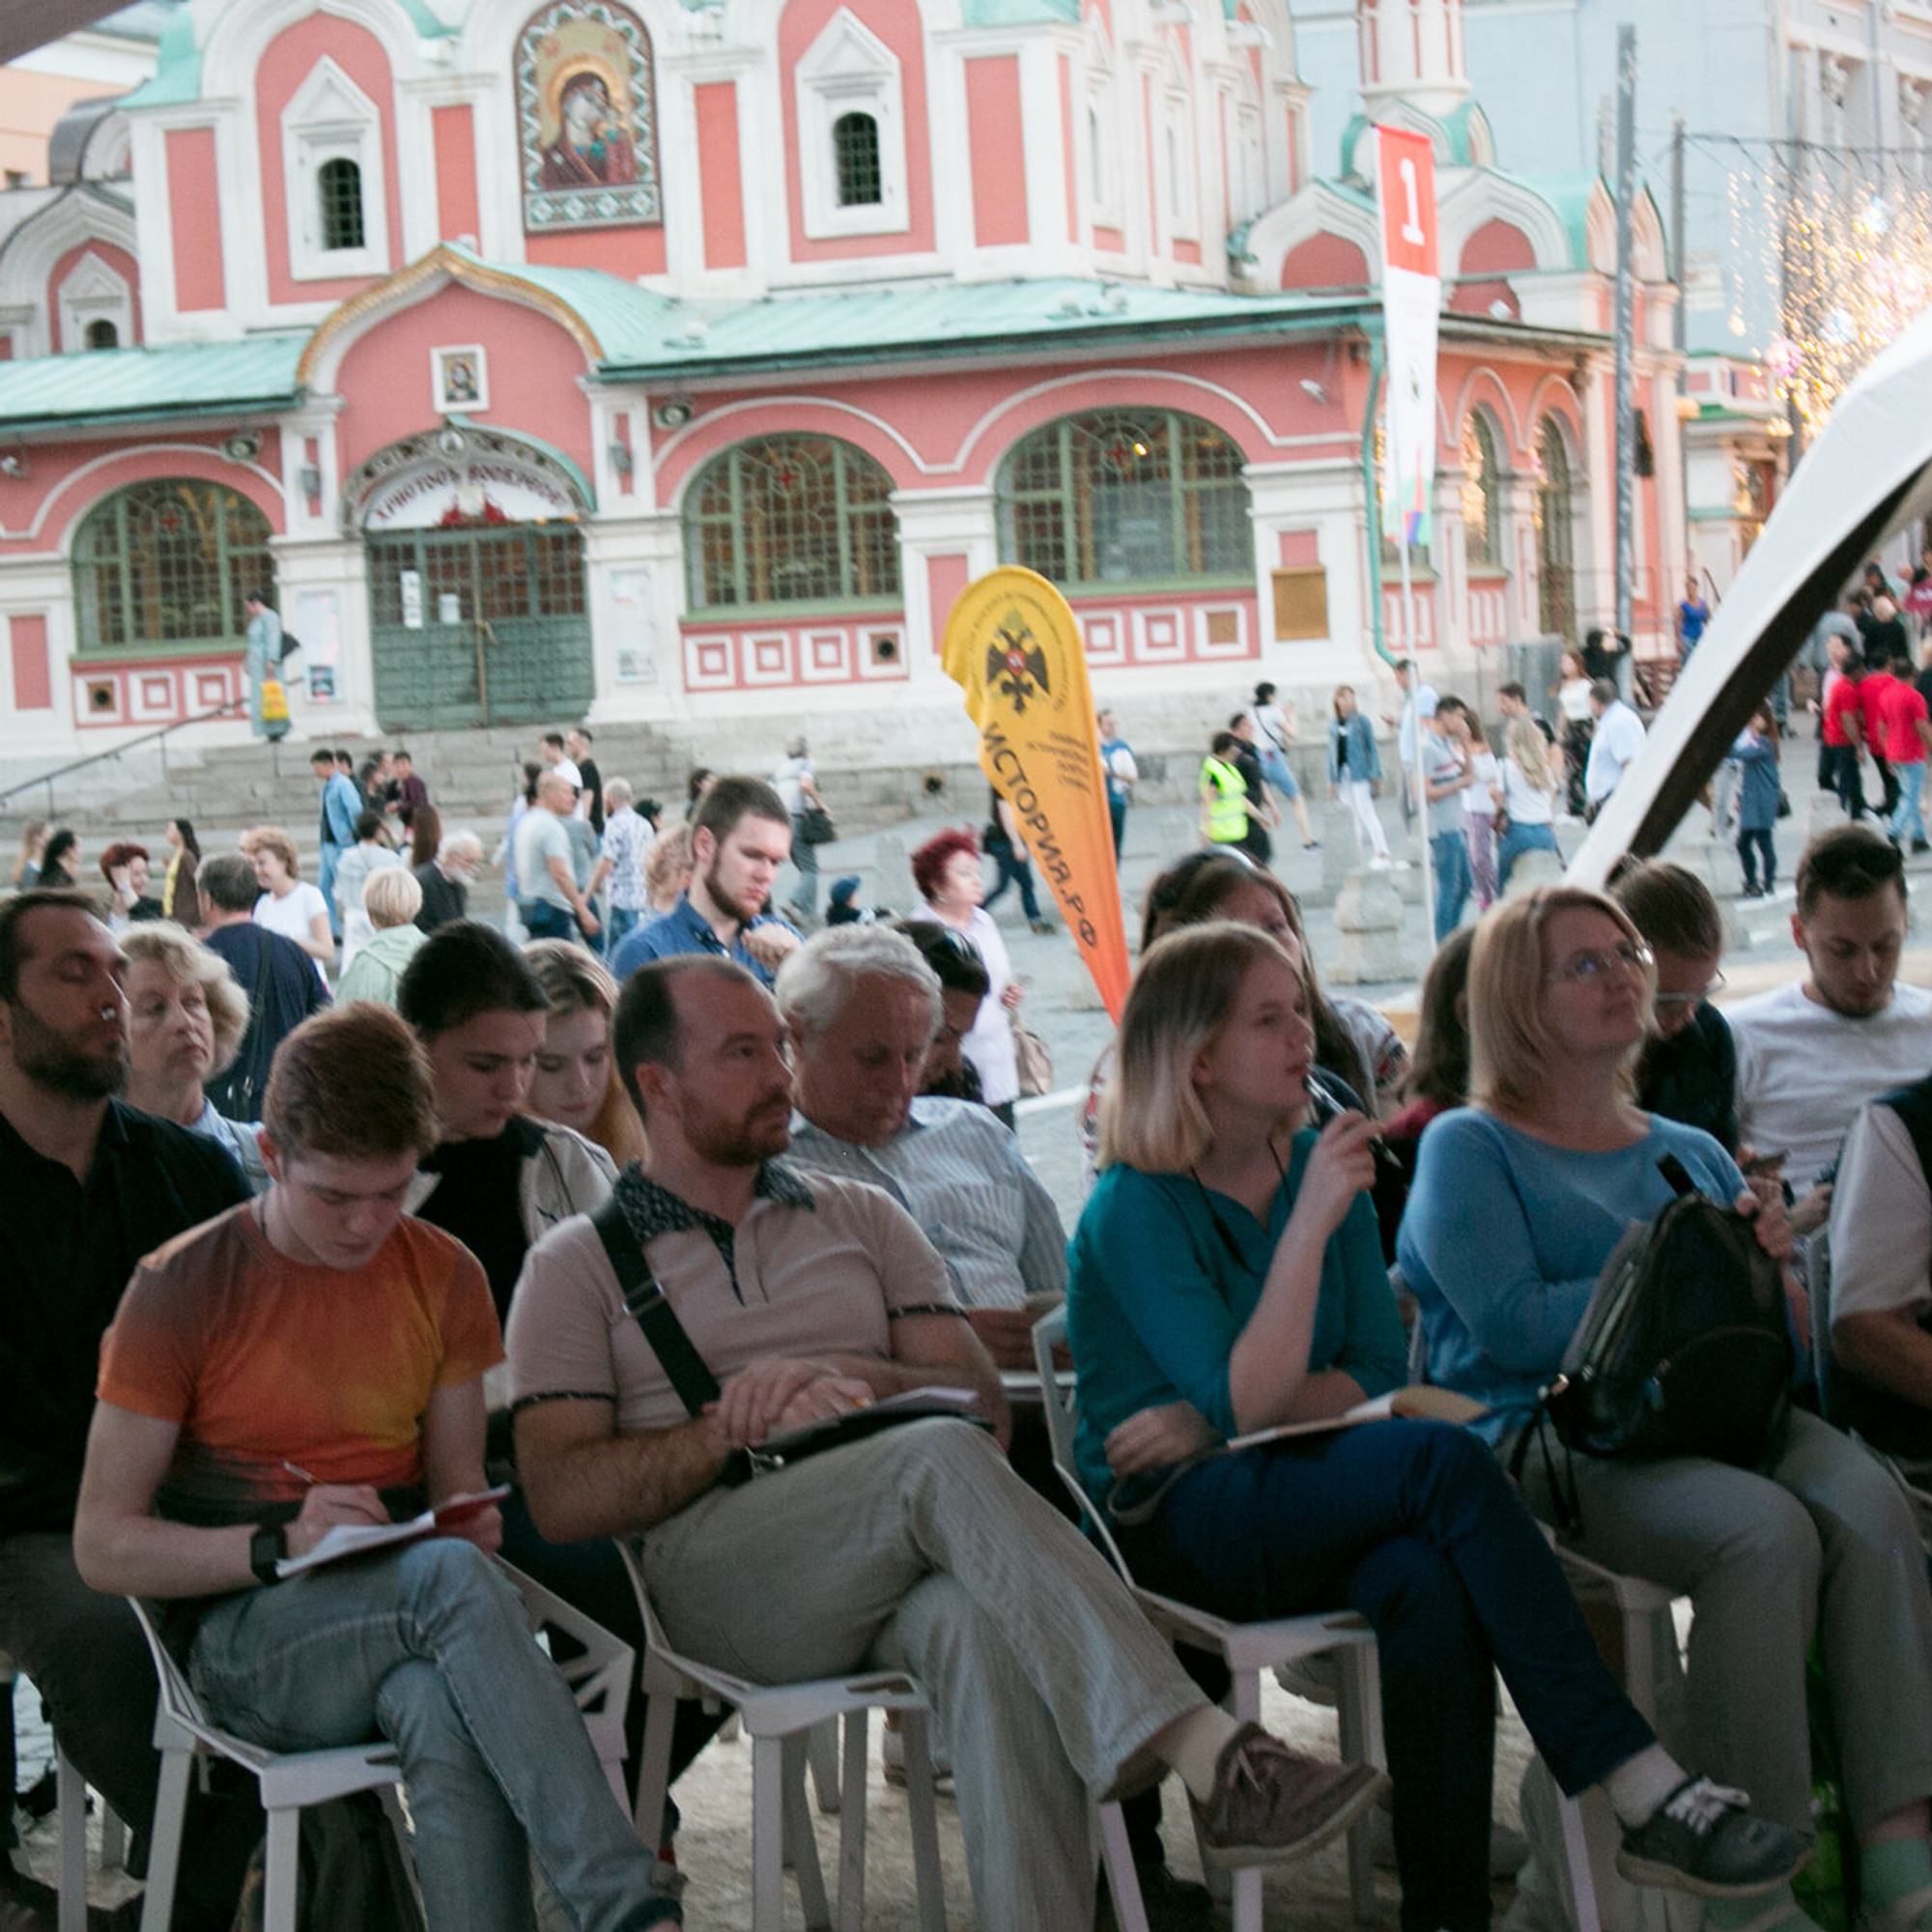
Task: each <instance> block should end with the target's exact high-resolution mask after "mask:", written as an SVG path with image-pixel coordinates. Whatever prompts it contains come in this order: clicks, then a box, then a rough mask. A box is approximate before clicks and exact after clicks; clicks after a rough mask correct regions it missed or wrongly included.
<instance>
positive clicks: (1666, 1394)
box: [1511, 1154, 1792, 1528]
mask: <svg viewBox="0 0 1932 1932" xmlns="http://www.w3.org/2000/svg"><path fill="white" fill-rule="evenodd" d="M1658 1168H1659V1170H1660V1172H1661V1173H1662V1175H1663V1178H1664V1179H1666V1180H1667V1181H1668V1182H1669V1183H1670V1185H1671V1187H1672V1188H1673V1189H1674V1190H1675V1193H1676V1198H1675V1199H1674V1200H1672V1201H1671V1202H1670V1203H1669V1204H1668V1205H1667V1206H1666V1207H1665V1208H1663V1210H1662V1212H1661V1213H1660V1214H1659V1215H1658V1216H1657V1217H1656V1218H1655V1219H1654V1220H1652V1221H1649V1222H1644V1223H1640V1224H1638V1225H1637V1226H1636V1227H1634V1228H1632V1229H1631V1230H1630V1231H1629V1232H1628V1233H1627V1234H1626V1235H1625V1236H1624V1237H1623V1239H1622V1240H1621V1241H1619V1242H1618V1243H1617V1245H1616V1247H1615V1248H1614V1249H1613V1250H1612V1252H1611V1254H1610V1258H1609V1260H1608V1261H1606V1262H1605V1264H1604V1268H1603V1272H1602V1273H1601V1274H1600V1275H1599V1276H1598V1277H1597V1286H1596V1288H1595V1289H1594V1290H1593V1291H1592V1293H1591V1295H1590V1303H1589V1306H1588V1307H1587V1308H1586V1309H1585V1310H1584V1311H1583V1319H1582V1321H1580V1322H1579V1323H1578V1324H1577V1332H1576V1334H1575V1335H1573V1336H1572V1337H1571V1339H1570V1347H1569V1349H1568V1350H1566V1351H1565V1353H1564V1357H1563V1368H1562V1373H1561V1374H1560V1375H1559V1376H1558V1377H1557V1378H1556V1379H1555V1380H1554V1381H1553V1382H1551V1383H1550V1384H1549V1386H1548V1388H1546V1389H1545V1390H1544V1391H1543V1393H1542V1396H1541V1398H1540V1399H1539V1401H1538V1403H1537V1408H1536V1413H1535V1415H1534V1417H1533V1418H1532V1420H1531V1423H1530V1426H1529V1427H1528V1428H1527V1429H1525V1430H1524V1431H1523V1433H1522V1435H1521V1436H1520V1438H1519V1440H1518V1443H1517V1446H1516V1452H1515V1454H1514V1456H1513V1457H1512V1459H1511V1474H1512V1475H1516V1474H1519V1473H1520V1470H1521V1466H1522V1461H1523V1457H1524V1455H1525V1454H1526V1452H1527V1450H1528V1446H1529V1441H1530V1437H1531V1436H1532V1435H1539V1436H1540V1435H1543V1433H1544V1430H1545V1428H1546V1427H1551V1428H1554V1430H1555V1432H1556V1435H1557V1437H1558V1439H1559V1440H1560V1441H1561V1442H1562V1443H1563V1445H1564V1447H1565V1448H1566V1449H1569V1450H1571V1451H1573V1452H1576V1453H1580V1454H1582V1455H1587V1456H1600V1457H1607V1458H1610V1459H1613V1460H1620V1461H1626V1462H1649V1461H1655V1460H1657V1459H1659V1458H1662V1457H1666V1456H1702V1457H1708V1458H1710V1459H1712V1460H1713V1461H1716V1462H1719V1463H1732V1464H1734V1465H1735V1466H1737V1467H1739V1468H1743V1469H1754V1468H1757V1467H1759V1466H1760V1465H1762V1464H1763V1463H1765V1462H1766V1461H1767V1460H1768V1459H1769V1458H1770V1457H1771V1456H1772V1455H1773V1454H1774V1453H1776V1447H1777V1444H1778V1442H1779V1441H1780V1440H1781V1438H1782V1435H1783V1433H1784V1425H1785V1420H1786V1417H1787V1416H1788V1415H1789V1413H1790V1406H1791V1397H1790V1386H1791V1369H1792V1349H1791V1333H1790V1328H1789V1325H1788V1322H1787V1320H1786V1315H1785V1307H1784V1284H1783V1278H1782V1274H1781V1271H1780V1269H1779V1267H1778V1264H1777V1263H1776V1262H1775V1261H1774V1260H1773V1259H1772V1258H1771V1256H1769V1255H1768V1254H1766V1253H1765V1251H1764V1249H1763V1248H1762V1247H1761V1246H1759V1244H1758V1239H1757V1233H1756V1230H1755V1228H1754V1227H1753V1225H1752V1224H1751V1222H1750V1221H1748V1220H1747V1219H1746V1218H1745V1216H1744V1215H1742V1214H1740V1213H1739V1212H1738V1211H1737V1210H1736V1209H1735V1208H1719V1206H1718V1205H1717V1203H1715V1202H1713V1201H1707V1200H1706V1199H1705V1198H1704V1197H1703V1196H1702V1195H1701V1194H1699V1193H1698V1192H1697V1191H1696V1189H1695V1188H1694V1187H1693V1186H1692V1184H1691V1181H1690V1176H1689V1175H1688V1174H1687V1173H1686V1172H1685V1171H1684V1167H1683V1165H1682V1163H1681V1162H1679V1161H1678V1160H1677V1159H1676V1157H1675V1156H1674V1155H1668V1154H1667V1155H1665V1156H1664V1158H1663V1159H1662V1160H1661V1161H1659V1162H1658ZM1545 1453H1546V1455H1547V1454H1548V1443H1547V1441H1546V1443H1545ZM1550 1486H1551V1489H1552V1491H1554V1492H1556V1495H1557V1501H1558V1507H1559V1512H1560V1511H1561V1510H1562V1509H1563V1508H1565V1507H1567V1508H1568V1510H1569V1513H1570V1517H1571V1520H1570V1521H1568V1522H1565V1523H1563V1524H1562V1525H1561V1526H1562V1527H1565V1528H1571V1527H1574V1526H1575V1523H1576V1521H1577V1520H1580V1519H1579V1512H1578V1511H1577V1498H1576V1489H1575V1485H1574V1483H1573V1484H1572V1486H1571V1492H1570V1495H1569V1497H1568V1499H1567V1504H1566V1499H1565V1498H1564V1497H1563V1495H1562V1492H1561V1490H1560V1488H1559V1486H1558V1485H1557V1483H1556V1481H1555V1472H1554V1470H1553V1469H1552V1471H1551V1485H1550Z"/></svg>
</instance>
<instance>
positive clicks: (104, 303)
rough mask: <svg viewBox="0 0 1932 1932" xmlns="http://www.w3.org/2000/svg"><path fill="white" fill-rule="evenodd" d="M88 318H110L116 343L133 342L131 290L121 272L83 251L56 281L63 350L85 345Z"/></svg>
mask: <svg viewBox="0 0 1932 1932" xmlns="http://www.w3.org/2000/svg"><path fill="white" fill-rule="evenodd" d="M91 322H111V323H112V324H113V325H114V334H115V340H116V342H117V344H118V346H119V347H121V348H123V349H131V348H132V347H133V346H134V298H133V292H132V290H130V289H129V288H128V279H127V277H126V276H125V275H123V274H121V273H120V272H119V271H118V270H115V269H113V268H112V267H110V266H109V265H108V264H107V263H105V262H103V261H102V260H101V259H100V257H99V255H96V254H93V253H89V254H86V255H83V256H82V257H81V259H80V260H79V261H78V262H76V263H75V264H74V266H73V268H72V270H71V271H70V272H69V274H68V276H67V279H66V280H65V281H63V282H62V283H61V285H60V332H61V348H62V350H63V352H68V351H73V350H85V349H86V347H87V326H88V324H89V323H91Z"/></svg>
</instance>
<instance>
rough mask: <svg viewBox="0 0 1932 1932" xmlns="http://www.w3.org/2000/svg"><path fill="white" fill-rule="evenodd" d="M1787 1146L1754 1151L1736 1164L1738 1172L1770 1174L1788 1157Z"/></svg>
mask: <svg viewBox="0 0 1932 1932" xmlns="http://www.w3.org/2000/svg"><path fill="white" fill-rule="evenodd" d="M1790 1154H1791V1150H1790V1149H1789V1148H1767V1149H1766V1150H1765V1151H1764V1152H1762V1153H1754V1154H1752V1155H1751V1157H1750V1158H1749V1159H1748V1160H1747V1161H1741V1162H1740V1163H1739V1164H1738V1172H1739V1173H1740V1174H1770V1173H1772V1172H1774V1171H1775V1170H1776V1169H1777V1168H1780V1167H1782V1166H1783V1165H1784V1163H1785V1161H1786V1160H1787V1159H1788V1158H1789V1157H1790Z"/></svg>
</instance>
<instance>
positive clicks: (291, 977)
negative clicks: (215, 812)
mask: <svg viewBox="0 0 1932 1932" xmlns="http://www.w3.org/2000/svg"><path fill="white" fill-rule="evenodd" d="M195 884H196V886H197V887H198V889H199V891H200V894H201V910H202V916H203V918H204V919H205V920H206V921H207V922H208V929H207V932H206V934H205V943H206V944H207V947H208V950H209V951H210V952H213V954H214V955H215V956H216V957H217V958H219V959H220V960H221V961H222V963H223V964H224V965H225V966H226V967H227V968H228V971H229V973H230V975H231V976H232V977H233V979H234V980H235V983H236V984H237V985H238V986H240V987H241V990H242V992H244V993H245V994H246V995H247V996H248V1030H247V1032H246V1033H244V1034H243V1035H242V1036H241V1045H240V1046H239V1047H237V1048H236V1050H235V1059H234V1063H233V1064H232V1065H230V1066H229V1067H228V1069H227V1071H226V1072H224V1073H220V1074H217V1075H215V1076H213V1078H212V1079H210V1080H209V1082H208V1083H207V1086H208V1098H209V1099H210V1100H211V1101H213V1105H214V1108H215V1111H216V1112H217V1113H219V1114H221V1115H222V1116H223V1117H224V1118H225V1119H227V1120H231V1121H253V1120H257V1119H259V1118H260V1116H261V1112H262V1095H263V1094H266V1093H267V1092H268V1091H269V1067H270V1065H271V1063H272V1062H273V1060H274V1057H275V1049H276V1047H278V1046H279V1045H281V1043H282V1041H283V1040H284V1039H286V1038H287V1037H289V1035H290V1034H292V1033H294V1032H295V1030H296V1028H297V1027H298V1026H300V1025H301V1023H302V1021H303V1020H305V1019H307V1018H308V1016H309V1014H311V1013H313V1012H319V1011H320V1010H321V1009H323V1008H324V1007H326V1006H327V1004H328V988H327V986H326V985H325V984H324V983H323V982H322V980H321V979H320V978H319V977H318V976H317V974H316V970H315V962H314V961H313V960H312V959H311V958H310V957H309V955H308V954H307V953H305V952H303V951H302V950H301V948H300V947H298V945H297V944H296V943H295V941H294V940H292V939H285V938H284V937H283V936H282V935H281V934H280V933H279V932H270V931H269V930H268V928H267V927H266V926H260V925H257V924H256V923H255V921H254V911H255V901H256V899H257V898H259V897H260V896H261V887H260V885H259V884H258V883H257V881H256V877H255V867H253V866H252V865H251V864H250V863H249V862H248V860H247V858H246V857H245V856H244V855H243V854H241V853H240V852H217V853H216V854H215V855H214V857H213V858H212V859H209V860H206V861H204V862H203V864H202V867H201V869H200V871H199V872H198V873H197V874H196V876H195Z"/></svg>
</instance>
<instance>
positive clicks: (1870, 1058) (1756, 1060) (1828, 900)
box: [1724, 824, 1932, 1234]
mask: <svg viewBox="0 0 1932 1932" xmlns="http://www.w3.org/2000/svg"><path fill="white" fill-rule="evenodd" d="M1906 924H1907V921H1906V906H1905V867H1904V862H1903V860H1902V859H1901V858H1900V857H1899V854H1898V849H1897V847H1896V846H1894V845H1892V844H1891V843H1890V842H1889V840H1888V839H1885V838H1880V836H1879V835H1878V834H1877V833H1876V832H1874V831H1872V830H1871V829H1870V828H1869V827H1867V826H1863V825H1856V824H1853V825H1840V826H1837V827H1834V828H1833V830H1832V831H1830V832H1827V833H1825V834H1823V835H1822V836H1820V837H1819V838H1814V839H1813V840H1812V841H1811V843H1810V844H1809V846H1807V847H1806V848H1805V852H1804V857H1803V858H1802V859H1801V860H1800V861H1799V862H1798V910H1797V911H1796V912H1794V913H1793V914H1792V916H1791V936H1792V939H1793V940H1794V941H1795V942H1796V943H1797V946H1798V949H1799V951H1800V952H1803V953H1804V957H1805V959H1806V960H1807V962H1808V963H1809V967H1810V970H1809V972H1808V973H1807V974H1806V976H1805V978H1804V980H1803V981H1801V982H1797V983H1794V984H1790V985H1784V986H1778V987H1776V988H1774V989H1773V990H1772V991H1771V992H1768V993H1758V994H1754V995H1753V996H1752V997H1751V998H1749V999H1747V1000H1740V1001H1739V1002H1738V1003H1737V1004H1736V1005H1735V1006H1732V1007H1728V1008H1726V1009H1725V1011H1724V1017H1725V1018H1726V1019H1727V1020H1729V1022H1730V1025H1731V1037H1732V1038H1733V1039H1734V1041H1735V1042H1736V1044H1737V1050H1738V1130H1739V1136H1740V1139H1741V1140H1742V1141H1743V1142H1744V1143H1745V1144H1746V1145H1747V1146H1748V1147H1751V1148H1753V1149H1755V1150H1756V1151H1758V1153H1760V1154H1761V1155H1769V1154H1774V1153H1781V1154H1782V1155H1783V1166H1784V1177H1785V1179H1787V1180H1788V1181H1789V1182H1790V1183H1791V1185H1792V1187H1793V1188H1794V1189H1795V1190H1796V1193H1797V1195H1798V1202H1797V1206H1796V1207H1795V1208H1793V1210H1792V1226H1793V1227H1794V1228H1795V1229H1796V1230H1797V1231H1798V1232H1799V1233H1800V1234H1809V1233H1811V1232H1812V1230H1814V1229H1816V1228H1818V1227H1820V1226H1822V1225H1823V1223H1824V1219H1825V1216H1826V1215H1827V1214H1828V1213H1829V1212H1830V1211H1831V1206H1832V1190H1831V1186H1830V1184H1829V1179H1826V1178H1828V1177H1829V1175H1830V1173H1831V1171H1832V1169H1833V1166H1834V1164H1835V1162H1836V1160H1837V1158H1838V1149H1839V1145H1840V1144H1841V1143H1842V1142H1843V1140H1844V1138H1845V1133H1846V1130H1847V1129H1848V1128H1849V1127H1850V1126H1851V1123H1852V1116H1853V1115H1854V1114H1856V1113H1857V1112H1858V1110H1859V1109H1860V1108H1861V1106H1863V1105H1864V1104H1865V1102H1866V1101H1868V1100H1873V1099H1876V1098H1877V1097H1878V1095H1879V1094H1884V1093H1887V1092H1889V1090H1890V1089H1892V1088H1893V1087H1896V1086H1897V1085H1898V1083H1899V1081H1900V1080H1901V1079H1904V1078H1907V1077H1910V1076H1912V1075H1914V1074H1917V1073H1918V1072H1920V1071H1921V1070H1922V1069H1924V1068H1925V1067H1927V1066H1932V993H1927V992H1925V991H1924V990H1923V989H1922V988H1921V987H1918V986H1906V985H1899V984H1897V983H1895V982H1896V977H1897V973H1898V955H1899V953H1900V952H1901V951H1902V950H1903V948H1904V945H1905V933H1906ZM1821 1179H1825V1184H1823V1185H1821V1184H1820V1182H1821Z"/></svg>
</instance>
